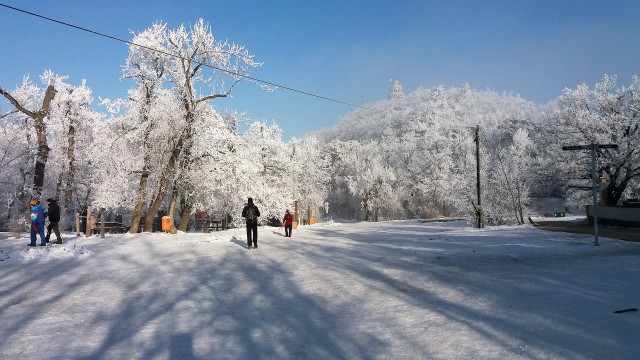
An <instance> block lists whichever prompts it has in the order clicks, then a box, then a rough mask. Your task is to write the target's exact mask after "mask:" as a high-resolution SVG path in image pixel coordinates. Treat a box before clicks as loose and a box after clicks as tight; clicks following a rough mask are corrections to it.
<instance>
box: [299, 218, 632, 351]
mask: <svg viewBox="0 0 640 360" xmlns="http://www.w3.org/2000/svg"><path fill="white" fill-rule="evenodd" d="M407 228H408V229H405V228H404V227H403V226H402V225H400V226H391V227H390V228H389V229H388V230H386V233H387V234H396V235H395V236H396V237H397V238H393V237H392V238H384V240H381V239H380V237H379V236H377V237H375V239H370V237H371V235H370V234H358V233H350V232H349V231H344V230H339V231H335V230H333V229H318V230H316V232H317V233H318V234H317V236H319V237H328V238H338V237H339V236H344V237H345V238H347V239H348V240H349V241H352V242H353V243H354V244H356V245H354V246H355V247H354V248H353V249H349V248H344V247H327V246H326V244H324V243H323V244H319V245H315V244H313V243H311V244H307V245H306V246H305V249H304V252H301V253H300V255H301V256H305V254H307V256H310V257H311V256H312V257H313V258H314V260H315V261H319V259H318V257H322V262H323V263H324V264H331V265H332V266H333V267H335V268H337V269H346V270H348V271H350V272H352V273H354V274H357V276H359V277H362V278H365V279H367V280H368V282H369V283H370V286H371V287H373V288H377V289H380V291H383V292H386V293H389V294H393V295H395V296H397V297H398V298H402V299H403V300H404V301H407V302H408V303H411V304H413V305H415V306H416V307H419V308H425V309H428V310H430V311H437V312H439V313H441V314H444V316H446V317H447V318H449V319H450V320H451V321H454V322H456V323H458V324H460V325H461V326H464V327H465V328H469V329H471V330H472V331H473V332H475V333H477V334H479V335H480V336H482V337H484V338H486V339H488V341H489V342H491V343H495V344H499V345H500V347H501V348H503V349H505V350H507V351H509V352H510V353H513V354H518V355H519V356H525V357H527V358H532V359H535V358H544V356H540V355H538V352H536V351H534V350H535V349H532V351H531V352H526V351H523V350H522V349H523V347H526V346H525V345H526V344H529V343H533V344H542V347H543V348H544V349H545V350H544V352H546V353H547V354H549V353H550V354H555V356H557V357H562V358H566V357H570V358H571V357H584V356H586V355H587V356H591V355H593V354H598V353H600V354H602V355H603V356H605V357H606V355H605V354H606V351H612V349H621V350H620V351H621V354H620V355H621V356H624V354H628V353H629V351H630V348H629V346H633V345H632V344H634V342H633V340H632V339H631V337H630V336H629V335H628V334H625V333H624V331H619V330H618V331H613V333H611V334H608V333H605V334H604V335H603V336H601V337H600V340H602V341H603V342H605V343H607V344H614V345H615V346H613V347H612V348H608V349H609V350H601V349H600V348H599V347H598V346H597V345H585V344H596V343H597V342H595V341H594V340H595V338H594V336H593V335H592V334H591V333H589V332H588V331H585V330H584V329H594V331H595V330H596V328H597V325H595V324H594V323H592V322H591V321H590V319H589V318H585V317H584V316H583V315H582V314H577V313H576V312H575V311H571V308H568V309H562V306H566V305H565V303H567V302H568V301H567V300H566V299H574V301H584V299H585V296H587V295H588V296H589V298H590V299H589V301H593V303H594V304H601V306H602V304H605V303H607V301H606V300H608V299H606V297H607V296H608V295H607V294H604V293H595V294H588V291H586V290H585V289H589V288H590V287H592V286H594V285H595V287H596V288H607V287H610V288H612V289H617V290H618V291H619V290H623V289H625V288H626V287H627V286H628V285H624V284H623V283H624V281H618V283H617V284H607V281H605V282H602V283H599V284H595V283H594V280H593V279H591V280H590V281H589V280H588V279H589V277H588V276H585V274H580V275H578V276H576V274H575V273H573V271H574V269H573V266H580V267H584V268H585V269H587V268H589V265H584V264H589V263H590V260H596V259H598V258H600V257H602V256H605V257H609V256H611V257H613V258H616V257H619V256H621V255H626V254H636V255H637V254H640V248H638V247H635V248H632V247H625V248H612V249H607V250H601V251H599V252H598V253H593V252H576V253H570V254H566V253H559V254H549V253H536V252H535V251H534V250H536V249H535V248H536V245H534V244H532V246H531V250H532V254H531V255H529V254H527V255H524V256H523V255H513V254H509V252H506V253H504V254H492V255H486V254H482V253H481V252H482V248H483V246H484V245H482V244H481V243H478V242H477V241H469V240H471V239H470V238H469V236H468V234H467V237H466V240H467V242H468V243H469V244H467V246H466V247H465V246H464V244H462V243H458V244H456V246H455V250H451V249H448V248H447V247H442V245H447V244H449V243H450V242H451V240H450V239H447V241H445V242H442V241H441V240H439V239H438V237H439V236H440V235H441V233H440V230H442V229H434V230H433V231H431V230H430V229H428V228H426V229H425V228H423V229H422V234H423V236H421V237H419V238H417V239H416V238H409V237H406V236H405V237H403V235H406V234H407V232H408V231H413V230H417V229H416V227H415V226H414V225H411V224H408V226H407ZM475 236H478V237H480V238H481V237H482V236H484V235H483V234H482V233H481V232H480V233H478V234H477V235H475ZM521 236H525V234H522V235H521ZM529 236H530V234H529ZM512 238H513V233H509V232H505V235H504V241H503V242H504V244H505V245H503V247H506V248H508V246H510V245H509V243H510V242H512V241H513V240H512ZM454 241H455V239H454ZM358 244H362V245H364V246H358ZM577 244H578V245H580V244H581V245H585V244H587V242H586V241H585V240H584V239H580V240H578V241H577ZM400 245H402V246H403V248H399V249H398V250H397V251H396V252H395V254H391V255H390V254H389V251H388V248H389V247H399V246H400ZM439 247H440V249H438V248H439ZM476 251H478V253H476ZM518 254H521V253H520V252H518ZM310 261H311V259H310ZM496 264H500V265H496ZM571 264H576V265H571ZM597 264H599V263H598V262H596V263H595V264H593V265H591V266H592V267H597V266H600V265H597ZM564 266H566V269H565V268H563V267H564ZM532 268H534V269H536V270H535V271H532ZM518 269H522V273H519V271H518ZM391 270H393V271H392V272H393V273H394V274H402V275H401V276H394V277H392V276H389V275H388V274H389V272H391ZM619 271H620V272H622V273H624V271H625V270H624V269H620V270H619ZM558 272H565V273H566V276H561V277H558ZM637 282H638V281H636V283H637ZM639 285H640V284H639ZM425 286H427V287H428V286H434V289H435V290H437V289H443V288H454V289H458V288H462V289H465V291H466V292H467V293H468V294H466V295H464V298H463V299H452V298H450V297H449V296H444V295H440V294H439V293H438V292H437V291H436V292H434V290H432V289H429V288H425ZM550 289H551V290H550ZM514 294H519V296H520V297H521V298H523V299H525V300H524V301H521V302H520V301H518V303H517V304H514V303H513V299H514ZM476 298H480V299H487V300H486V301H488V302H489V305H490V306H491V308H492V309H493V310H492V311H488V312H487V311H484V310H482V309H479V308H477V307H476V306H474V305H472V304H477V302H476V301H474V300H475V299H476ZM515 298H518V296H516V297H515ZM526 299H535V300H534V301H530V300H526ZM552 299H555V301H557V302H558V303H561V304H562V305H560V307H561V308H558V307H549V306H544V305H543V304H548V303H549V301H554V300H552ZM464 300H469V304H465V302H464ZM522 304H524V305H522ZM594 306H595V305H594ZM519 307H522V308H519ZM500 309H508V310H509V314H508V315H505V313H504V312H503V311H501V310H500ZM563 310H567V311H566V312H564V311H563ZM607 313H610V312H609V311H608V312H607ZM527 319H528V320H527ZM540 319H544V322H542V321H541V320H540ZM601 320H602V322H603V323H607V322H609V320H606V319H601ZM537 327H542V328H544V329H545V330H544V331H540V329H539V328H537ZM632 328H636V329H639V330H640V325H638V324H636V325H633V326H632ZM567 329H573V331H572V332H571V334H570V335H567ZM597 332H598V333H599V334H601V333H602V331H600V330H598V331H597ZM415 346H419V342H416V343H415ZM625 346H626V347H625ZM613 351H614V352H615V350H613ZM632 352H633V351H631V353H632Z"/></svg>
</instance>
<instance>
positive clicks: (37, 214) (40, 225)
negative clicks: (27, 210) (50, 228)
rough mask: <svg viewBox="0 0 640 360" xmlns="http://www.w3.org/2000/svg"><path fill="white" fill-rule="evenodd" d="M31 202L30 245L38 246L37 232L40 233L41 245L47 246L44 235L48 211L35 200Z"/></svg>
mask: <svg viewBox="0 0 640 360" xmlns="http://www.w3.org/2000/svg"><path fill="white" fill-rule="evenodd" d="M29 204H30V205H31V243H30V244H28V245H29V246H36V234H40V246H47V242H46V239H45V237H44V218H45V217H46V216H47V211H46V210H45V209H43V208H42V206H40V205H38V203H37V202H35V201H33V200H32V201H31V202H30V203H29Z"/></svg>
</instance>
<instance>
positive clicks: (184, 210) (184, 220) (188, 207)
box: [178, 201, 207, 231]
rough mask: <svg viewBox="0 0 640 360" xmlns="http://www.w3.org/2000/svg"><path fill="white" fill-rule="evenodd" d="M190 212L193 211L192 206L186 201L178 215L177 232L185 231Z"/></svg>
mask: <svg viewBox="0 0 640 360" xmlns="http://www.w3.org/2000/svg"><path fill="white" fill-rule="evenodd" d="M191 210H193V206H192V205H191V202H190V201H187V203H186V204H185V206H184V207H183V208H182V213H181V214H180V225H179V226H178V230H180V231H187V226H188V225H189V216H190V215H191ZM204 226H207V224H204Z"/></svg>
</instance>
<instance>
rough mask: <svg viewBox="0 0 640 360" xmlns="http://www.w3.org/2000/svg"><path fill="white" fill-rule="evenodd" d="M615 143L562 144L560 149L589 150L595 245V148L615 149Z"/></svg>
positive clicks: (596, 179) (596, 209)
mask: <svg viewBox="0 0 640 360" xmlns="http://www.w3.org/2000/svg"><path fill="white" fill-rule="evenodd" d="M617 148H618V145H617V144H604V145H601V144H594V143H591V144H589V145H571V146H563V147H562V150H591V196H592V200H593V208H592V210H593V236H594V240H595V241H594V243H595V245H596V246H598V245H600V243H599V242H598V199H597V196H598V195H597V191H596V187H597V185H598V176H597V170H596V169H597V164H598V163H597V160H596V155H597V154H596V150H597V149H617Z"/></svg>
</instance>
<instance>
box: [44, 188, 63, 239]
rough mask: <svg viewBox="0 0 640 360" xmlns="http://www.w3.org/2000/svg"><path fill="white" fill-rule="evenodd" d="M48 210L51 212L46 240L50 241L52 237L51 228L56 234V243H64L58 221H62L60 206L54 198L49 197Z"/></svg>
mask: <svg viewBox="0 0 640 360" xmlns="http://www.w3.org/2000/svg"><path fill="white" fill-rule="evenodd" d="M47 211H48V212H49V225H47V236H45V237H44V239H45V241H46V242H49V239H50V238H51V230H53V232H54V233H55V234H56V238H57V239H58V241H56V244H62V237H61V236H60V229H59V228H58V222H60V206H58V203H57V202H56V201H55V200H53V199H47Z"/></svg>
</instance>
